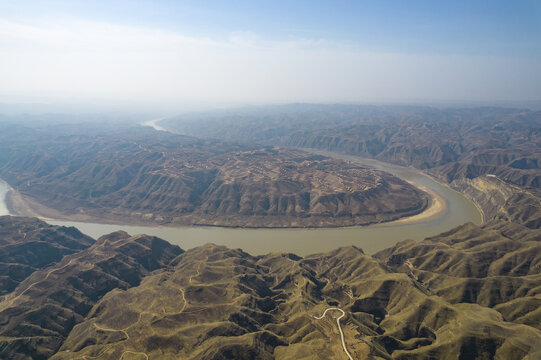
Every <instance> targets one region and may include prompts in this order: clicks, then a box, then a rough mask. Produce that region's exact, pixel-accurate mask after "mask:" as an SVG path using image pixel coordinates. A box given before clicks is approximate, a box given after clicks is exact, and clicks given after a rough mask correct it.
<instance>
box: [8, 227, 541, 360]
mask: <svg viewBox="0 0 541 360" xmlns="http://www.w3.org/2000/svg"><path fill="white" fill-rule="evenodd" d="M14 221H16V222H14ZM3 224H11V225H10V227H5V226H4V225H3ZM30 224H34V225H32V226H34V227H35V226H36V225H37V228H47V227H48V226H49V225H46V224H45V223H43V222H39V221H37V220H35V219H31V218H12V217H2V218H0V226H1V229H2V231H3V233H2V234H3V237H4V238H12V239H13V240H12V242H13V243H16V244H18V245H19V246H20V245H23V244H24V243H25V242H26V241H27V239H26V238H24V237H17V234H18V233H19V228H22V227H28V226H29V225H30ZM59 230H60V231H61V232H64V233H65V232H66V231H68V230H69V229H67V228H59ZM69 231H70V232H73V231H75V230H73V228H71V230H69ZM540 236H541V234H540V233H539V230H532V229H528V228H526V227H524V226H521V225H518V224H512V223H508V222H503V221H500V222H491V223H490V224H486V225H483V226H476V225H473V224H464V225H463V226H459V227H457V228H455V229H452V230H451V231H448V232H446V233H443V234H440V235H438V236H434V237H430V238H427V239H425V240H424V241H421V242H415V241H411V240H407V241H402V242H399V243H398V244H396V245H395V246H393V247H391V248H388V249H386V250H384V251H381V252H378V253H377V254H374V255H373V256H370V255H367V254H365V253H364V252H363V251H362V250H361V249H359V248H357V247H344V248H338V249H335V250H333V251H330V252H326V253H319V254H312V255H308V256H304V257H300V256H297V255H294V254H292V253H284V252H281V253H271V254H266V255H262V256H253V255H250V254H249V253H246V252H244V251H242V250H240V249H230V248H227V247H224V246H218V245H215V244H206V245H203V246H198V247H195V248H192V249H190V250H187V251H183V250H181V249H180V248H179V247H177V246H173V245H170V244H168V243H167V242H165V241H163V240H160V239H158V238H155V237H150V236H147V235H136V236H131V235H129V234H127V233H125V232H121V231H120V232H114V233H111V234H108V235H106V236H103V237H101V238H100V239H98V240H97V241H96V242H94V243H90V244H88V245H86V246H87V247H86V248H84V249H81V250H79V251H78V252H76V253H74V254H71V255H67V256H65V257H64V258H63V259H61V260H55V261H53V263H52V264H50V265H49V266H47V267H45V268H43V269H37V270H36V271H35V272H34V273H33V274H31V275H29V276H27V278H26V279H24V280H23V281H22V282H20V283H19V284H18V285H17V286H16V288H15V289H14V290H12V291H11V292H9V293H8V294H6V295H4V296H2V297H0V321H1V322H2V324H3V325H2V327H1V331H2V333H1V336H0V355H1V356H2V357H7V358H13V359H29V358H33V359H45V358H51V359H73V358H96V359H121V358H139V357H142V358H148V359H167V358H179V357H180V358H185V359H226V358H227V359H233V358H235V359H249V358H258V359H303V358H306V359H346V358H347V354H350V356H351V358H354V359H358V358H362V359H423V358H426V357H427V356H432V357H436V358H444V357H445V356H446V354H449V353H452V354H456V355H457V356H462V357H464V358H473V359H482V358H494V357H495V358H505V359H535V358H536V357H538V356H539V355H540V354H541V348H540V347H539V345H538V344H540V340H541V329H540V328H539V324H540V323H541V319H540V316H541V315H540V314H541V313H540V312H539V290H540V286H541V279H540V278H539V276H540V271H541V265H540V264H539V256H538V254H539V247H540V244H541V237H540ZM89 245H90V246H89ZM14 261H18V260H14ZM335 308H336V309H339V310H333V309H335ZM322 315H324V316H322ZM338 325H339V326H338ZM342 338H343V342H342V341H341V339H342ZM344 344H345V347H346V350H347V353H346V352H345V351H344Z"/></svg>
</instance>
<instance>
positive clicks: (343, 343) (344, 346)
mask: <svg viewBox="0 0 541 360" xmlns="http://www.w3.org/2000/svg"><path fill="white" fill-rule="evenodd" d="M329 310H338V311H340V312H341V313H342V315H340V316H339V317H337V318H336V324H337V325H338V330H339V331H340V338H341V340H342V348H343V349H344V352H345V353H346V355H347V356H348V358H349V360H353V357H352V356H351V354H350V353H349V351H348V349H347V348H346V340H345V339H344V332H343V331H342V326H341V325H340V319H342V318H343V317H344V316H346V313H345V312H344V310H342V309H340V308H337V307H330V308H327V309H325V311H324V312H323V315H321V316H319V317H318V316H312V317H313V318H314V319H316V320H321V319H323V318H324V317H325V315H327V311H329Z"/></svg>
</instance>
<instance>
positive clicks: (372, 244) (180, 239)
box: [0, 153, 482, 256]
mask: <svg viewBox="0 0 541 360" xmlns="http://www.w3.org/2000/svg"><path fill="white" fill-rule="evenodd" d="M327 155H329V154H328V153H327ZM332 155H333V156H336V157H340V158H343V159H346V160H355V161H359V162H362V163H364V164H366V165H369V166H372V167H375V168H378V169H381V170H384V171H387V172H389V173H391V174H393V175H396V176H398V177H400V178H402V179H404V180H410V181H414V182H416V183H419V184H421V185H423V186H425V187H427V188H429V189H430V190H433V191H434V192H436V193H438V194H439V195H440V196H441V197H442V198H443V199H445V201H446V205H447V206H446V209H445V211H444V212H442V213H441V214H439V215H438V216H435V217H432V218H429V219H425V220H421V221H419V222H415V223H404V224H400V223H397V224H375V225H370V226H364V227H345V228H326V229H242V228H219V227H163V226H131V225H122V224H118V225H110V224H98V223H83V222H72V221H56V220H55V221H49V222H50V223H51V224H56V225H65V226H75V227H77V228H78V229H79V230H81V231H82V232H83V233H85V234H87V235H90V236H92V237H94V238H98V237H99V236H101V235H104V234H108V233H111V232H113V231H116V230H124V231H126V232H128V233H129V234H132V235H135V234H149V235H155V236H158V237H160V238H163V239H165V240H167V241H169V242H171V243H173V244H177V245H179V246H180V247H182V248H183V249H190V248H193V247H196V246H199V245H203V244H205V243H209V242H211V243H215V244H219V245H225V246H227V247H229V248H241V249H243V250H244V251H246V252H248V253H250V254H252V255H260V254H267V253H270V252H291V253H295V254H298V255H301V256H304V255H308V254H314V253H319V252H327V251H330V250H333V249H336V248H337V247H341V246H348V245H355V246H357V247H360V248H362V249H363V250H364V251H365V253H368V254H373V253H375V252H377V251H380V250H383V249H386V248H388V247H390V246H392V245H394V244H396V243H397V242H399V241H401V240H405V239H413V240H422V239H424V238H426V237H428V236H433V235H437V234H439V233H442V232H444V231H447V230H450V229H452V228H454V227H456V226H458V225H461V224H463V223H466V222H473V223H475V224H480V223H481V222H482V215H481V214H480V212H479V210H478V209H477V207H476V206H475V204H474V203H473V202H472V201H470V200H468V199H466V198H465V197H464V196H463V195H461V194H460V193H458V192H456V191H454V190H452V189H450V188H449V187H447V186H445V185H443V184H440V183H438V182H436V181H435V180H433V179H431V178H430V177H428V176H426V175H424V174H422V173H420V172H419V171H417V170H415V169H412V168H405V167H400V166H396V165H391V164H387V163H382V162H378V161H374V160H371V159H362V158H358V157H351V156H346V155H339V154H332ZM8 190H9V187H8V186H7V184H5V183H4V182H1V181H0V199H2V201H0V215H5V214H8V213H9V211H8V209H7V207H6V204H5V201H4V199H5V195H6V193H7V192H8Z"/></svg>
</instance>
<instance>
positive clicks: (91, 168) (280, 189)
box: [0, 124, 430, 227]
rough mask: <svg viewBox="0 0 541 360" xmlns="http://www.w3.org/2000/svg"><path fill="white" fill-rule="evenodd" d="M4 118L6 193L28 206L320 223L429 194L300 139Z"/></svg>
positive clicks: (55, 212)
mask: <svg viewBox="0 0 541 360" xmlns="http://www.w3.org/2000/svg"><path fill="white" fill-rule="evenodd" d="M1 126H2V132H1V134H0V140H1V143H0V152H1V155H0V176H1V177H2V178H3V179H4V180H6V181H7V182H8V183H9V184H10V185H11V186H12V187H13V188H15V189H16V190H17V193H14V194H12V195H10V198H9V199H8V200H9V201H8V202H9V204H10V206H11V207H12V209H13V210H14V211H15V212H16V213H20V214H34V212H32V211H34V210H35V211H36V212H35V213H37V214H40V215H44V216H48V217H50V218H61V219H75V220H92V219H98V220H101V221H103V219H107V221H108V222H114V221H116V222H119V221H121V222H124V223H132V224H133V223H150V224H152V223H154V224H170V225H171V224H177V225H194V224H196V225H197V224H198V225H219V226H242V227H306V226H311V227H317V226H344V225H365V224H370V223H378V222H383V221H390V220H396V219H398V218H401V217H404V216H408V215H414V214H417V213H419V212H421V211H423V210H424V209H425V208H426V207H427V206H428V205H429V202H430V200H429V198H428V196H427V195H426V194H424V193H423V192H422V191H419V190H418V189H416V188H415V187H413V186H411V185H410V184H408V183H406V182H404V181H402V180H400V179H398V178H396V177H394V176H392V175H390V174H387V173H384V172H381V171H377V170H374V169H370V168H368V167H365V166H360V165H356V164H352V163H347V162H344V161H340V160H333V159H330V158H326V157H323V156H319V155H313V154H309V153H305V152H302V151H298V150H293V149H284V148H275V147H269V146H258V145H239V144H237V143H233V142H224V141H215V140H201V139H197V138H194V137H188V136H179V135H173V134H170V133H167V132H157V131H154V130H152V129H150V128H143V127H140V126H138V127H132V126H118V125H117V127H116V128H115V130H112V129H110V128H105V129H102V128H101V126H98V125H95V126H93V125H84V130H81V129H80V128H79V127H80V125H64V126H50V127H45V126H39V125H38V126H37V127H36V125H34V126H22V125H11V124H8V125H1ZM21 195H22V196H21ZM27 202H28V203H30V204H31V205H30V206H28V205H26V203H27ZM28 207H31V208H33V210H28Z"/></svg>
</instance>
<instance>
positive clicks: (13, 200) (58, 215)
mask: <svg viewBox="0 0 541 360" xmlns="http://www.w3.org/2000/svg"><path fill="white" fill-rule="evenodd" d="M408 183H410V184H411V185H412V186H415V187H417V188H418V189H420V190H422V191H423V192H425V193H426V194H428V195H429V197H430V199H429V202H428V205H427V206H426V207H425V208H424V209H423V210H421V211H420V212H417V213H415V211H412V212H413V214H412V215H409V214H406V215H404V216H402V217H400V218H398V219H396V218H395V219H392V220H389V221H382V220H376V219H375V220H367V221H366V222H365V223H356V224H352V225H347V224H346V225H328V224H324V225H322V226H312V225H306V226H305V225H295V224H294V225H287V226H272V225H269V226H251V225H249V224H248V225H244V226H233V225H232V226H227V225H223V224H212V223H210V222H201V221H197V220H198V218H197V217H194V218H193V219H194V221H189V220H188V221H186V222H175V223H161V222H156V221H154V220H152V218H150V217H149V220H148V221H145V220H141V217H140V216H129V215H126V216H122V215H113V214H108V215H107V216H106V217H96V216H92V215H90V214H87V213H85V212H83V211H81V212H79V213H74V214H70V215H67V214H64V213H62V212H60V211H58V210H56V209H53V208H50V207H47V206H45V205H43V204H41V203H39V202H37V201H36V200H34V199H32V198H31V197H28V196H24V195H22V194H21V193H19V192H17V191H16V190H14V189H12V188H10V190H9V191H8V192H7V194H6V197H5V205H6V208H7V209H8V212H9V213H10V214H13V215H17V216H30V217H37V218H39V219H41V220H44V221H68V222H81V223H97V224H104V225H115V224H117V225H119V226H122V225H129V226H141V227H155V226H159V227H164V228H171V229H175V228H188V227H207V228H223V229H250V230H280V229H301V230H302V229H306V230H310V229H312V230H318V229H340V228H363V227H368V226H375V225H393V224H396V225H400V224H415V223H421V222H425V221H427V220H430V219H433V218H436V217H438V216H443V215H444V213H445V208H446V207H445V200H444V199H443V198H442V197H441V196H439V195H438V194H437V193H436V192H434V191H431V190H429V189H427V188H426V187H423V186H422V185H420V184H416V183H414V182H412V181H408ZM397 216H399V215H397ZM188 219H190V218H188ZM278 219H279V218H278ZM272 220H275V219H272Z"/></svg>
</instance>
